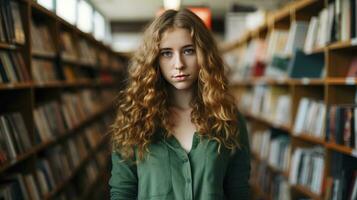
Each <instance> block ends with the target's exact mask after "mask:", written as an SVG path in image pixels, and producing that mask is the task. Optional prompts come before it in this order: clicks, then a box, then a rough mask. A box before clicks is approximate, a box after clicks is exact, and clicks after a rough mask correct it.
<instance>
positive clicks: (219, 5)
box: [90, 0, 289, 21]
mask: <svg viewBox="0 0 357 200" xmlns="http://www.w3.org/2000/svg"><path fill="white" fill-rule="evenodd" d="M90 1H91V2H92V3H93V5H94V6H95V7H96V8H97V9H98V10H99V11H101V12H102V13H103V15H104V16H105V17H106V18H107V19H109V20H110V21H142V20H149V19H152V18H153V17H154V16H155V13H156V12H157V10H159V9H160V8H161V7H162V6H163V0H90ZM287 1H289V0H181V4H182V5H183V6H207V7H210V8H211V10H212V15H213V17H215V18H222V17H223V16H224V14H225V13H226V12H228V11H229V10H231V7H232V5H234V4H240V5H251V6H256V7H257V8H261V9H265V10H271V9H274V8H277V7H279V6H280V5H281V3H283V2H285V3H286V2H287Z"/></svg>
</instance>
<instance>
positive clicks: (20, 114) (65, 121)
mask: <svg viewBox="0 0 357 200" xmlns="http://www.w3.org/2000/svg"><path fill="white" fill-rule="evenodd" d="M0 6H1V7H0V75H1V76H0V199H6V200H7V199H28V200H32V199H109V197H108V187H107V184H106V183H107V182H108V176H109V173H108V172H109V170H110V162H109V161H110V160H109V155H110V142H109V137H108V134H107V131H108V128H109V125H110V124H111V123H112V121H113V118H114V105H113V102H114V101H115V96H116V95H117V92H118V91H120V89H121V88H122V86H123V85H122V83H121V82H122V80H123V77H124V74H125V70H126V60H127V59H126V57H124V56H122V55H121V54H120V53H117V52H115V51H113V50H112V48H111V47H109V46H108V45H105V44H104V43H103V42H101V41H98V40H97V39H95V38H94V37H93V36H92V35H91V34H88V33H85V32H83V31H81V30H80V29H79V28H77V27H76V26H74V25H72V24H71V23H69V22H67V21H65V20H63V19H62V18H60V17H59V16H57V15H56V14H55V13H53V12H51V11H49V10H48V9H46V8H44V7H43V6H41V5H39V4H37V3H36V2H35V1H26V0H1V1H0ZM105 195H107V196H105Z"/></svg>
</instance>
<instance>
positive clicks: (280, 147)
mask: <svg viewBox="0 0 357 200" xmlns="http://www.w3.org/2000/svg"><path fill="white" fill-rule="evenodd" d="M251 146H252V147H251V148H252V151H253V152H255V154H256V155H258V156H259V159H261V160H265V161H267V163H268V165H269V166H270V167H272V168H273V169H276V170H279V171H281V172H287V171H288V169H289V162H290V152H291V147H290V138H289V137H287V136H286V135H285V134H281V133H279V130H276V129H271V130H265V131H256V132H254V133H253V136H252V145H251Z"/></svg>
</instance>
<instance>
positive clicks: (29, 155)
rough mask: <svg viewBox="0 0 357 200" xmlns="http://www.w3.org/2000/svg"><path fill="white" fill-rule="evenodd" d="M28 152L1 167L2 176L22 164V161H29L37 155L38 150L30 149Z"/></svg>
mask: <svg viewBox="0 0 357 200" xmlns="http://www.w3.org/2000/svg"><path fill="white" fill-rule="evenodd" d="M26 151H27V152H26V153H24V154H21V155H19V156H18V157H17V158H16V159H15V160H12V161H9V162H6V163H4V164H3V165H2V166H0V174H2V173H4V172H5V171H6V170H8V169H10V168H11V167H14V166H15V165H18V164H20V163H21V162H22V161H25V160H27V159H29V158H30V157H31V156H33V155H34V154H35V153H36V149H28V150H26Z"/></svg>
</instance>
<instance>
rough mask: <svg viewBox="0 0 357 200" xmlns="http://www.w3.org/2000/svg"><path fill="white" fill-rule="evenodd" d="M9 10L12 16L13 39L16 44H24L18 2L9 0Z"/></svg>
mask: <svg viewBox="0 0 357 200" xmlns="http://www.w3.org/2000/svg"><path fill="white" fill-rule="evenodd" d="M11 12H12V18H13V22H14V23H13V26H14V27H13V28H14V41H15V42H16V43H18V44H25V33H24V28H23V26H22V20H21V15H20V8H19V4H18V2H15V1H11Z"/></svg>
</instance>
